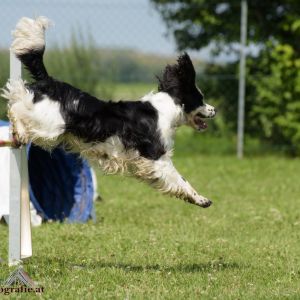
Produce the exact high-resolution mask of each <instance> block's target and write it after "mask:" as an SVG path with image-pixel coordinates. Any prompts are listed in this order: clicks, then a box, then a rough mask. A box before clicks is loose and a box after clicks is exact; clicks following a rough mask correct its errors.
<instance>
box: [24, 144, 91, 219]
mask: <svg viewBox="0 0 300 300" xmlns="http://www.w3.org/2000/svg"><path fill="white" fill-rule="evenodd" d="M28 171H29V181H30V191H29V192H30V199H31V201H32V203H33V205H34V207H35V209H36V210H37V211H38V213H39V214H40V215H42V216H43V218H44V219H45V220H49V219H52V220H59V221H63V220H65V219H66V220H67V221H68V222H86V221H87V220H88V219H90V218H91V216H92V215H93V195H94V187H93V181H92V174H91V169H90V167H89V165H88V163H87V161H85V160H82V159H81V158H80V157H79V156H78V155H77V154H70V153H66V152H65V151H64V150H62V149H60V148H56V149H54V150H53V151H52V152H51V153H49V152H47V151H45V150H43V149H41V148H39V147H37V146H35V145H31V146H30V148H29V150H28Z"/></svg>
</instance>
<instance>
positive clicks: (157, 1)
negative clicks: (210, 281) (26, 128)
mask: <svg viewBox="0 0 300 300" xmlns="http://www.w3.org/2000/svg"><path fill="white" fill-rule="evenodd" d="M0 15H1V36H0V86H1V87H2V86H4V84H5V82H6V80H7V78H8V74H9V54H8V48H9V45H10V43H11V35H10V33H11V30H12V29H13V28H14V27H15V24H16V22H17V21H18V19H19V18H21V17H22V16H28V17H36V16H39V15H44V16H47V17H48V18H50V19H52V20H53V22H54V24H55V26H53V27H51V28H50V29H49V30H48V31H47V37H46V38H47V51H46V55H45V61H46V65H47V68H48V71H49V73H50V74H51V75H53V76H55V77H57V78H58V79H60V80H63V81H66V82H69V83H71V84H73V85H75V86H77V87H79V88H81V89H83V90H86V91H88V92H89V93H91V94H93V95H96V96H97V97H99V98H101V99H112V100H121V99H123V100H127V99H138V98H139V97H142V96H143V95H144V94H145V93H147V92H149V91H151V90H156V89H157V80H156V77H155V76H156V75H160V74H161V72H162V70H163V69H164V67H165V65H166V64H167V63H174V62H175V60H176V56H177V55H178V54H179V53H180V52H182V51H187V52H188V53H189V54H190V55H191V56H192V58H193V61H194V64H195V68H196V71H197V76H198V79H197V80H198V85H199V86H200V88H201V89H202V91H203V92H204V94H205V97H206V101H207V102H208V103H210V104H212V105H214V106H216V107H218V111H219V114H218V117H217V118H216V119H215V120H213V121H211V122H210V124H209V125H210V126H209V129H208V131H207V132H206V133H205V134H198V133H195V132H193V131H192V130H189V129H188V128H183V129H181V131H180V132H179V133H178V139H184V141H182V142H180V143H177V146H176V149H177V151H179V152H182V153H189V152H191V151H202V152H201V153H218V154H232V153H235V151H236V150H235V149H236V131H237V110H238V76H239V51H240V47H239V41H240V19H241V2H240V1H237V0H231V1H215V0H210V1H203V0H193V1H190V0H189V1H188V0H129V1H127V0H51V1H50V0H2V1H1V2H0ZM299 15H300V3H299V2H298V1H296V0H280V1H279V0H274V1H258V0H251V1H248V30H247V45H248V46H247V61H246V106H245V152H246V155H257V154H259V155H260V154H266V153H267V154H269V153H273V152H276V153H282V154H285V155H291V156H295V155H297V154H298V153H299V152H300V122H299V121H300V44H299V36H300V19H299ZM25 77H27V74H25ZM0 101H1V102H0V119H5V118H6V106H5V105H6V104H5V102H4V100H3V99H1V100H0Z"/></svg>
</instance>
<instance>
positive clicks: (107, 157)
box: [3, 17, 214, 207]
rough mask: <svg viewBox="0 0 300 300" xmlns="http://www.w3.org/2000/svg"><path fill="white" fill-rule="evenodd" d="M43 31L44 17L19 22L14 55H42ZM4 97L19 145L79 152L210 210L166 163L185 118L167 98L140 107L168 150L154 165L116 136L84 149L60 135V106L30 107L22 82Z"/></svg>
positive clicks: (158, 96) (45, 102) (45, 101)
mask: <svg viewBox="0 0 300 300" xmlns="http://www.w3.org/2000/svg"><path fill="white" fill-rule="evenodd" d="M48 26H49V20H48V19H46V18H44V17H39V18H37V19H36V20H32V19H28V18H22V19H21V20H20V21H19V22H18V24H17V26H16V30H15V31H14V33H13V35H14V41H13V44H12V50H13V51H14V53H15V54H16V55H20V54H24V53H27V52H28V51H29V50H39V49H42V48H43V47H44V46H45V39H44V32H45V29H46V28H47V27H48ZM3 96H4V97H5V98H7V99H8V100H9V115H10V119H11V121H12V123H13V129H14V131H15V132H16V134H17V138H18V139H19V140H20V141H21V142H24V143H26V142H28V141H30V140H31V141H33V142H34V143H36V144H38V145H40V146H42V147H45V148H48V147H49V148H53V147H54V146H56V145H57V144H58V143H59V142H63V143H65V144H66V146H67V148H68V149H70V150H71V151H74V152H79V153H80V154H81V155H83V156H84V157H86V158H87V159H89V160H90V161H97V162H98V165H99V166H100V167H101V169H102V170H104V171H105V172H107V173H117V172H128V173H130V174H132V175H133V176H135V177H137V178H139V179H142V180H144V181H146V182H148V183H149V184H151V185H152V186H153V187H155V188H156V189H158V190H160V191H162V192H163V193H167V194H169V195H173V196H175V197H178V198H181V199H183V200H185V201H188V202H190V203H193V204H196V205H199V206H205V207H206V206H209V204H210V201H209V200H208V199H206V198H205V197H203V196H201V195H199V194H197V192H196V191H195V190H194V189H193V188H192V187H191V185H190V184H189V183H188V182H187V181H185V180H184V179H183V177H182V176H181V175H180V174H179V173H178V171H177V170H176V169H175V167H174V165H173V163H172V161H171V154H172V151H171V150H172V148H173V138H174V133H175V130H176V127H178V126H180V125H182V124H184V123H186V122H187V116H186V115H185V114H184V112H183V108H182V107H181V106H179V105H176V104H175V102H174V100H173V99H172V98H171V97H170V96H169V95H168V94H167V93H163V92H159V93H150V94H148V95H146V96H144V97H143V98H142V101H149V102H150V103H151V104H152V105H153V107H154V108H155V109H157V111H158V128H159V129H158V130H159V131H160V135H161V141H162V142H163V143H164V145H165V147H166V150H167V152H166V154H165V155H163V156H162V157H160V159H158V160H150V159H146V158H145V157H142V156H140V153H139V152H138V151H137V150H126V149H125V147H124V145H123V143H122V141H121V140H120V138H119V137H118V136H112V137H109V138H108V139H106V140H105V141H104V142H98V143H96V142H95V143H85V142H84V141H82V140H81V139H79V138H78V137H76V136H74V135H72V134H68V133H65V132H64V129H65V122H64V119H63V117H62V115H61V113H60V103H59V102H58V101H55V100H56V99H50V98H49V97H48V96H44V97H43V98H42V99H41V100H40V101H38V102H37V103H34V102H33V99H34V95H33V93H32V92H31V91H30V90H28V89H27V88H26V85H25V82H24V81H22V80H14V81H10V82H8V83H7V85H6V88H5V89H4V90H3ZM75 101H76V100H75ZM196 111H197V112H198V111H200V112H201V113H202V114H203V115H205V116H207V117H212V116H213V115H212V114H213V112H214V110H213V107H211V106H210V105H205V106H204V107H202V108H199V109H198V110H196Z"/></svg>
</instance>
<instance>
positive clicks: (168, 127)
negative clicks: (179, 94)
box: [142, 92, 185, 150]
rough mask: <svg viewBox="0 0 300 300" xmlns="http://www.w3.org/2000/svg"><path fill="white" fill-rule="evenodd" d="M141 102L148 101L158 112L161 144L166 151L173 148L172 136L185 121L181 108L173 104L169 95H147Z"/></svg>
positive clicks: (161, 93)
mask: <svg viewBox="0 0 300 300" xmlns="http://www.w3.org/2000/svg"><path fill="white" fill-rule="evenodd" d="M142 101H149V102H150V103H151V104H152V105H153V106H154V107H155V108H156V109H157V111H158V128H159V130H160V133H161V137H162V142H163V143H164V145H165V147H166V148H167V150H171V149H172V148H173V143H174V134H175V130H176V128H177V127H178V126H180V125H182V124H183V123H184V121H185V118H184V114H183V111H182V108H181V107H180V106H179V105H176V104H175V103H174V100H173V99H172V98H171V97H170V95H169V94H167V93H163V92H159V93H156V94H155V93H153V92H151V93H149V94H147V95H145V96H144V97H143V98H142Z"/></svg>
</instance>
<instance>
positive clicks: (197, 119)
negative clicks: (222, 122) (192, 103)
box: [193, 114, 208, 130]
mask: <svg viewBox="0 0 300 300" xmlns="http://www.w3.org/2000/svg"><path fill="white" fill-rule="evenodd" d="M193 121H194V123H195V125H196V126H197V129H198V130H205V129H207V127H208V125H207V123H206V122H205V121H204V120H203V119H202V118H201V116H200V115H199V114H197V115H196V116H194V119H193Z"/></svg>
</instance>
